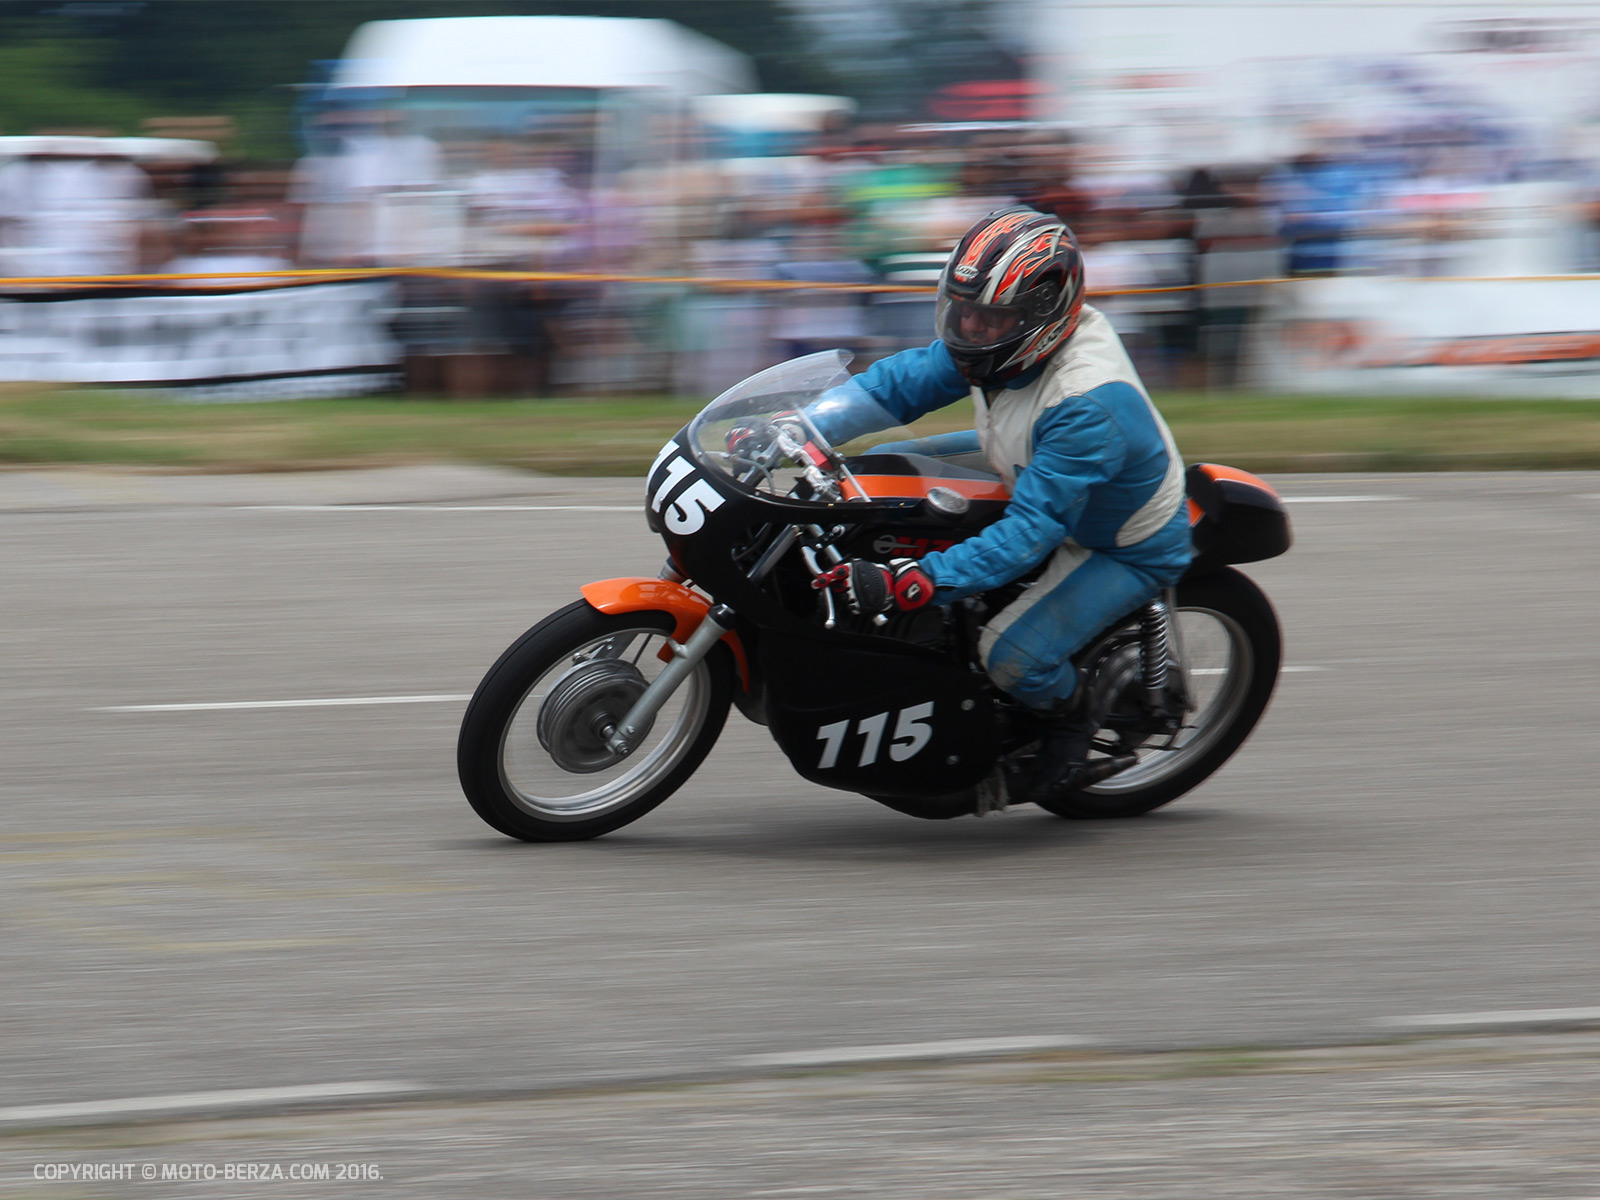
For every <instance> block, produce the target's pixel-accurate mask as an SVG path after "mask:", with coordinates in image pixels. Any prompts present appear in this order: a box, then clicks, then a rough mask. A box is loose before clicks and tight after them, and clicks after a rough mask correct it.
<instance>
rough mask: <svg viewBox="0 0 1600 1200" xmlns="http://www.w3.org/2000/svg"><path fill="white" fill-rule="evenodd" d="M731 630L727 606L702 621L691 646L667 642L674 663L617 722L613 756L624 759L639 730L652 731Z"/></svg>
mask: <svg viewBox="0 0 1600 1200" xmlns="http://www.w3.org/2000/svg"><path fill="white" fill-rule="evenodd" d="M731 628H733V609H731V608H729V607H728V606H727V605H726V604H718V605H716V606H714V607H713V608H712V609H711V611H710V612H708V613H706V615H705V616H704V617H702V618H701V619H700V624H699V625H697V626H696V627H695V631H694V632H693V633H691V634H690V635H689V640H688V641H687V642H677V641H674V640H673V639H672V638H670V637H669V638H668V639H667V649H668V650H670V651H671V652H672V661H671V662H669V663H668V664H667V665H666V666H665V667H663V668H662V670H661V674H659V675H657V676H656V677H655V678H654V679H653V680H651V681H650V685H649V686H648V687H647V688H645V689H644V691H643V692H641V693H639V698H638V699H637V700H635V701H634V702H633V707H631V708H630V709H628V712H627V715H626V716H624V717H623V718H622V720H621V721H619V722H617V725H616V728H614V729H613V730H611V732H610V733H609V734H608V735H607V737H606V746H607V748H608V749H610V750H611V752H612V753H613V754H616V755H618V756H619V757H620V756H622V755H624V754H627V753H628V752H629V751H630V750H631V749H632V748H633V745H632V743H633V739H634V737H635V736H636V735H637V734H638V732H639V730H641V729H648V728H649V727H650V722H652V721H653V720H655V716H656V714H657V713H658V712H660V711H661V709H662V706H663V705H665V704H666V702H667V701H668V699H670V698H671V696H672V693H673V692H675V691H677V690H678V685H679V684H681V683H682V682H683V681H684V680H685V679H687V678H689V676H690V675H691V674H692V673H693V672H694V669H695V668H696V667H698V666H699V665H700V662H701V660H702V659H704V658H705V656H706V655H708V654H710V653H711V648H712V647H713V646H715V645H716V644H717V643H718V642H720V641H721V640H722V638H723V637H724V636H725V635H726V634H727V632H728V630H730V629H731Z"/></svg>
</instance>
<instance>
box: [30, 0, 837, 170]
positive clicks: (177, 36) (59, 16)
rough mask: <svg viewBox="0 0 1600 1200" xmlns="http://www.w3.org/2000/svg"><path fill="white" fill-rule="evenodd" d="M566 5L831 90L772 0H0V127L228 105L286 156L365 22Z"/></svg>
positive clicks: (769, 78) (534, 11) (770, 77)
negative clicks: (665, 29) (716, 47)
mask: <svg viewBox="0 0 1600 1200" xmlns="http://www.w3.org/2000/svg"><path fill="white" fill-rule="evenodd" d="M562 13H565V14H576V15H584V16H615V17H656V18H666V19H670V20H676V21H678V22H679V23H680V24H683V25H685V26H687V27H689V28H691V29H694V30H696V31H698V32H700V33H703V34H706V35H707V36H709V37H713V38H716V39H717V40H719V41H722V42H724V43H726V44H728V45H730V46H732V47H734V48H735V49H737V50H741V51H743V52H745V53H746V54H749V55H751V57H752V58H753V59H754V60H755V63H756V68H757V71H758V74H759V76H760V80H761V85H762V86H763V87H765V88H766V89H768V90H772V91H824V92H830V91H837V90H838V87H839V80H837V79H835V78H833V77H832V76H831V75H830V74H829V73H828V71H827V69H826V67H825V65H824V63H823V60H822V59H821V58H819V56H817V55H815V54H814V53H811V52H810V47H809V41H808V37H807V34H806V31H805V30H804V28H803V27H802V26H801V25H799V24H798V23H796V22H795V21H793V20H792V19H791V17H790V15H789V13H788V11H787V9H786V8H785V7H784V6H783V5H782V4H781V3H779V2H778V0H736V2H735V0H587V2H584V0H566V2H562V0H545V2H542V3H541V2H539V0H531V2H530V0H340V3H336V4H316V3H310V2H308V0H142V2H117V0H106V2H100V3H91V4H72V3H65V4H63V3H59V2H58V0H0V125H3V128H4V130H5V132H8V133H22V132H32V131H33V130H35V129H38V128H40V127H43V126H64V125H72V126H104V127H108V128H114V129H116V130H117V131H119V132H125V133H132V132H137V125H138V122H139V120H140V118H142V117H145V116H148V115H162V116H185V115H189V116H194V115H226V116H230V117H232V118H233V119H234V121H235V123H236V125H237V126H238V128H239V131H240V133H239V140H238V143H237V144H236V145H234V146H231V147H229V148H228V150H229V152H230V153H231V154H233V155H236V156H241V157H253V158H278V159H286V158H290V157H292V156H294V154H295V153H296V147H295V144H294V140H293V129H294V109H295V105H296V102H297V100H298V96H299V93H298V91H297V88H299V87H300V86H302V85H305V84H307V83H310V82H313V81H314V80H315V77H316V73H317V66H316V64H317V63H319V62H325V61H330V60H333V59H336V58H337V57H338V56H339V54H340V53H341V52H342V51H343V49H344V46H345V43H346V42H347V41H348V40H349V38H350V34H351V33H352V32H354V30H355V28H356V27H357V26H358V25H361V24H362V23H364V22H366V21H375V20H395V19H402V18H415V17H442V16H449V17H470V16H505V15H541V14H562Z"/></svg>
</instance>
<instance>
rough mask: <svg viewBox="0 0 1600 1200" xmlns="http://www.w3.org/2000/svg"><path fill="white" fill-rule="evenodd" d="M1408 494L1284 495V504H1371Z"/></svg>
mask: <svg viewBox="0 0 1600 1200" xmlns="http://www.w3.org/2000/svg"><path fill="white" fill-rule="evenodd" d="M1409 499H1411V497H1410V496H1284V497H1283V502H1284V503H1285V504H1372V503H1377V502H1379V501H1383V500H1409Z"/></svg>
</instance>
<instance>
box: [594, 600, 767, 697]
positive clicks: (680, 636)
mask: <svg viewBox="0 0 1600 1200" xmlns="http://www.w3.org/2000/svg"><path fill="white" fill-rule="evenodd" d="M579 590H580V591H581V592H582V593H583V598H584V599H585V600H587V601H588V602H589V605H590V607H591V608H595V609H598V610H599V611H600V612H603V613H606V614H607V615H610V614H613V613H631V612H664V613H670V614H672V617H673V619H674V620H675V621H677V625H676V627H674V629H673V631H672V640H673V641H675V642H683V641H687V640H688V638H689V635H690V634H691V633H693V632H694V631H695V629H696V627H698V626H699V624H700V622H701V620H702V619H703V618H704V617H705V615H706V613H708V612H710V611H711V601H709V600H707V599H706V598H705V597H704V596H702V595H701V594H700V593H699V592H696V591H691V590H690V589H689V588H686V587H684V586H683V584H681V583H674V582H672V581H671V580H670V579H647V578H645V577H644V576H642V575H636V576H627V577H624V578H622V579H598V580H596V581H595V582H594V583H586V584H584V585H583V587H582V588H580V589H579ZM722 640H723V641H724V642H726V643H728V649H729V650H732V651H733V661H734V662H735V663H737V664H738V666H739V685H740V687H742V688H743V689H744V690H746V691H749V690H750V663H749V661H748V660H747V659H746V658H745V653H744V644H743V643H742V642H740V641H739V635H738V634H736V633H734V632H732V631H731V630H730V631H729V632H728V633H726V634H724V635H723V637H722ZM660 657H661V660H662V661H663V662H666V661H668V660H670V659H671V658H672V652H671V651H670V650H668V649H667V648H666V647H665V646H663V647H662V648H661V651H660Z"/></svg>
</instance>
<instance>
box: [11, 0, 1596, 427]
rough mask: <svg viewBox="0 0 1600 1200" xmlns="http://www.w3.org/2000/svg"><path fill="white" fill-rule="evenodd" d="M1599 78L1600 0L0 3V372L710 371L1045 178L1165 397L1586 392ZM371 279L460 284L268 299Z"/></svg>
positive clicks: (130, 377)
mask: <svg viewBox="0 0 1600 1200" xmlns="http://www.w3.org/2000/svg"><path fill="white" fill-rule="evenodd" d="M1597 68H1600V17H1597V16H1596V15H1595V12H1594V9H1593V7H1592V6H1591V5H1587V4H1575V3H1574V4H1562V3H1545V4H1523V5H1518V6H1514V7H1513V6H1506V7H1504V8H1503V9H1497V8H1495V7H1494V6H1486V5H1483V4H1480V3H1458V4H1453V3H1447V2H1446V3H1440V2H1435V0H1428V2H1426V3H1424V2H1412V0H1381V2H1375V3H1368V4H1364V5H1359V6H1333V5H1324V4H1305V3H1299V2H1296V0H1281V2H1276V3H1274V2H1270V0H1269V2H1259V0H1258V2H1255V3H1247V4H1228V3H1207V4H1201V3H1160V4H1155V3H1142V2H1138V0H1134V2H1130V3H1119V4H1100V3H1076V2H1073V0H1009V2H1006V3H977V2H972V0H860V2H857V0H852V2H850V3H846V2H845V0H746V2H743V3H739V4H726V3H714V2H707V0H637V2H629V3H621V2H618V3H569V4H527V3H521V4H519V3H494V2H488V0H485V2H473V3H464V2H460V0H453V2H444V0H413V2H407V0H387V2H379V0H347V2H344V3H340V4H337V5H310V4H279V3H270V2H266V0H260V2H258V0H230V2H227V3H222V2H214V3H213V2H205V0H184V2H181V3H180V2H177V0H94V2H65V3H63V2H60V0H8V2H5V3H0V276H5V277H8V282H6V283H3V284H0V288H3V296H0V379H11V380H29V379H32V380H48V379H71V380H79V381H81V380H84V379H98V380H103V381H111V382H115V381H132V382H160V381H163V380H167V381H174V380H175V381H180V382H182V381H188V382H204V383H208V384H212V385H215V384H217V383H218V382H228V381H246V382H251V381H253V383H254V385H255V389H256V390H255V393H254V394H256V395H261V394H264V393H263V391H262V381H263V380H266V381H269V383H270V382H271V381H276V383H277V386H278V387H279V389H280V390H281V391H282V392H283V394H285V395H305V394H314V393H315V392H316V391H317V390H318V388H319V387H320V390H321V391H323V392H325V393H334V394H337V393H339V392H340V391H341V390H342V391H350V390H368V391H376V390H401V389H403V390H405V391H408V392H411V393H413V394H418V395H450V396H457V397H465V396H491V395H540V394H548V393H552V392H559V393H561V394H568V395H571V394H588V393H607V392H611V393H615V392H633V393H640V392H650V393H662V392H667V393H674V394H679V395H704V394H707V393H712V392H715V391H718V390H720V389H721V388H723V387H725V386H727V385H729V384H730V383H732V382H734V381H736V380H737V379H739V378H741V377H743V376H744V375H747V374H749V373H750V372H752V371H754V370H756V369H758V368H760V367H763V366H766V365H769V364H770V363H773V362H776V361H780V360H782V359H783V358H786V357H789V356H792V355H795V354H798V353H804V352H807V351H810V350H813V349H818V348H824V347H833V346H844V347H847V348H849V349H851V350H853V351H855V352H856V354H857V358H858V362H857V365H858V366H860V365H862V363H864V362H867V361H871V360H872V359H873V358H875V357H878V356H881V355H883V354H886V353H890V352H892V351H894V350H898V349H900V348H903V347H905V346H907V345H913V344H921V343H925V342H926V341H927V340H928V339H929V338H930V337H931V325H932V320H931V312H932V296H931V294H929V293H928V292H926V291H884V290H874V289H875V288H879V289H881V288H884V287H899V288H906V287H917V286H919V285H920V286H927V285H931V284H932V283H933V282H934V281H935V280H936V278H937V275H938V271H939V269H940V267H941V265H942V263H943V260H944V257H945V256H946V254H947V253H948V251H949V250H950V248H951V246H952V245H953V244H954V241H955V240H956V238H957V237H958V236H959V235H960V233H961V232H962V231H963V230H964V229H965V228H966V227H967V226H968V225H969V224H970V223H971V222H972V221H973V220H974V219H975V218H976V217H977V216H980V215H981V214H983V213H984V212H986V211H988V210H990V209H993V208H995V207H998V206H1000V205H1003V204H1008V203H1013V202H1017V201H1021V202H1023V203H1027V204H1030V205H1033V206H1035V207H1037V208H1040V209H1044V210H1048V211H1052V212H1055V213H1058V214H1060V215H1061V216H1062V217H1064V218H1065V219H1066V220H1067V221H1068V223H1069V224H1070V225H1071V226H1072V227H1073V229H1074V230H1075V231H1076V232H1077V234H1078V237H1079V240H1080V242H1081V244H1082V246H1083V249H1084V253H1085V256H1086V260H1087V265H1088V278H1089V283H1090V286H1091V288H1092V289H1094V290H1095V291H1096V292H1097V293H1100V295H1099V297H1098V299H1097V303H1099V304H1100V305H1101V306H1102V307H1103V308H1104V309H1105V311H1107V312H1108V313H1109V314H1110V315H1111V317H1112V319H1113V321H1114V322H1115V324H1116V325H1117V327H1118V329H1119V331H1120V332H1121V334H1122V336H1123V338H1124V340H1125V341H1126V342H1127V344H1128V345H1129V347H1130V350H1131V351H1132V353H1133V356H1134V358H1135V360H1136V362H1137V363H1138V365H1139V366H1140V368H1141V370H1142V371H1143V372H1144V373H1145V375H1146V378H1147V380H1148V381H1149V382H1150V383H1151V384H1152V386H1154V387H1156V388H1157V389H1174V388H1179V389H1183V388H1227V389H1235V388H1239V387H1252V386H1254V387H1268V388H1276V389H1279V390H1323V391H1330V390H1331V391H1339V392H1345V393H1348V392H1351V391H1363V390H1365V391H1387V392H1394V391H1430V390H1433V391H1437V390H1445V391H1451V392H1459V391H1462V390H1466V391H1487V392H1501V393H1513V394H1520V395H1527V394H1538V393H1552V394H1579V395H1589V394H1592V373H1591V366H1592V364H1593V363H1594V362H1596V361H1597V358H1596V356H1597V355H1600V335H1593V334H1590V333H1589V332H1588V331H1592V330H1600V291H1597V290H1596V289H1597V288H1600V284H1595V283H1594V282H1593V281H1592V280H1574V279H1570V278H1554V277H1568V276H1572V275H1577V274H1583V273H1588V272H1593V271H1595V270H1596V269H1597V268H1600V69H1597ZM356 267H359V268H406V269H409V270H412V271H415V270H417V269H419V268H437V269H439V270H440V272H441V273H440V274H432V275H429V274H422V275H418V274H411V275H406V276H403V277H399V278H396V279H395V280H394V281H393V282H392V283H390V284H388V285H386V286H383V287H369V288H367V289H366V290H349V289H347V290H346V292H344V293H330V294H329V295H328V297H327V298H326V304H325V306H324V308H323V309H319V311H321V312H322V313H323V318H322V320H321V322H320V324H321V328H319V329H315V330H313V329H308V328H303V327H302V328H298V329H297V328H296V327H295V322H296V319H297V318H296V316H295V314H294V312H293V311H292V310H293V309H294V308H295V307H296V306H297V302H296V303H289V302H286V301H284V300H283V299H282V298H280V299H279V300H278V301H277V302H275V303H274V302H271V301H268V300H265V299H262V300H260V302H259V303H257V304H251V303H249V302H247V300H245V299H241V296H242V295H243V294H244V293H245V292H247V291H248V289H249V287H250V286H251V284H252V273H254V272H261V271H274V270H290V269H297V268H319V269H330V268H356ZM463 269H489V270H494V271H515V272H525V273H534V274H539V275H550V274H559V275H570V276H578V278H570V279H550V278H533V279H520V280H511V279H496V278H462V277H459V276H460V274H461V272H462V270H463ZM450 271H454V272H455V273H456V274H455V276H451V275H449V274H447V273H445V272H450ZM233 272H237V273H239V275H238V277H234V278H225V279H224V280H223V281H221V282H219V281H216V280H213V281H210V282H208V283H207V284H206V285H205V286H204V287H199V288H197V287H196V285H195V282H194V281H165V282H160V283H157V282H154V281H152V282H151V284H150V285H149V286H148V287H147V288H146V292H147V293H153V294H146V295H141V296H135V294H134V292H133V291H131V290H130V287H129V285H128V284H126V283H125V284H124V285H123V286H122V287H121V288H120V289H119V290H118V291H117V292H116V293H115V295H116V296H117V297H118V305H119V306H118V307H114V308H107V307H105V306H104V305H101V306H100V307H99V308H96V309H94V310H92V312H91V313H90V315H89V316H87V317H85V316H83V315H81V312H80V313H79V314H77V315H74V313H73V309H72V307H71V306H70V305H66V304H62V303H60V302H61V301H63V300H67V299H70V298H71V293H70V291H69V290H68V288H69V285H67V284H66V283H65V282H63V281H64V280H65V279H67V278H69V277H70V278H74V279H79V280H82V279H83V277H88V279H87V280H86V281H82V282H75V283H73V284H71V285H70V286H71V287H79V288H87V289H90V291H88V292H86V293H85V295H84V298H85V299H93V298H95V297H100V298H104V296H105V295H106V293H104V292H93V291H92V289H93V287H94V286H95V285H94V283H93V279H94V277H99V276H105V275H126V274H135V275H137V274H141V273H162V274H171V273H180V274H181V273H207V274H212V275H223V276H225V277H226V276H227V275H228V273H233ZM616 276H628V277H640V276H643V277H647V279H648V280H650V281H648V282H640V281H638V280H637V279H617V278H615V277H616ZM1281 279H1294V280H1297V281H1299V283H1298V285H1297V286H1283V285H1279V284H1270V283H1268V284H1260V285H1255V286H1238V285H1240V284H1242V283H1245V282H1247V281H1254V280H1281ZM1485 279H1487V280H1491V281H1492V282H1489V283H1487V284H1485V283H1483V282H1482V281H1483V280H1485ZM21 281H28V282H21ZM1512 281H1515V282H1514V283H1513V282H1512ZM274 282H275V283H276V284H278V285H281V284H282V282H283V281H282V279H278V280H276V281H274ZM741 284H745V285H747V286H741ZM784 284H788V285H791V286H788V287H785V286H782V285H784ZM807 284H831V285H835V286H833V287H830V288H826V289H823V288H815V287H805V286H800V285H807ZM775 285H776V286H775ZM1193 285H1201V286H1199V287H1194V286H1193ZM1223 285H1233V286H1223ZM46 286H48V287H49V291H50V294H51V295H52V296H53V297H54V298H55V300H56V301H57V303H55V304H53V305H50V306H44V305H41V304H37V303H34V304H30V303H28V301H29V300H30V299H37V298H38V296H39V294H40V292H41V289H42V288H44V287H46ZM1508 288H1509V289H1511V290H1509V291H1508ZM1152 289H1178V290H1152ZM177 292H183V293H184V297H183V303H181V304H180V303H177V300H176V293H177ZM196 292H198V293H200V294H201V296H202V298H203V300H209V301H211V303H205V302H202V301H197V300H196V299H195V296H194V293H196ZM224 293H225V294H226V296H227V298H228V303H221V301H222V300H223V298H224V296H223V294H224ZM341 296H342V297H343V299H341ZM163 297H166V299H163ZM135 300H138V301H139V303H137V304H135V303H134V301H135ZM1590 310H1593V311H1592V312H1591V311H1590ZM330 314H331V315H330ZM90 327H96V328H98V330H99V332H94V331H92V330H91V328H90ZM130 330H131V332H130ZM153 331H154V332H153ZM274 339H275V340H274ZM311 343H314V344H311ZM107 346H111V347H113V348H115V349H114V350H111V351H108V350H107V349H106V347H107ZM141 347H143V348H144V350H143V352H141V350H140V348H141ZM289 359H294V360H295V362H290V361H288V360H289ZM308 359H314V360H316V362H318V363H319V364H320V366H318V367H317V368H316V370H315V371H311V370H307V369H303V367H302V366H297V365H296V364H297V363H300V364H303V362H304V361H307V360H308ZM318 378H320V380H321V383H320V384H317V383H316V380H317V379H318ZM308 380H310V381H311V382H309V383H308ZM266 390H267V391H268V392H270V391H271V390H272V389H271V387H268V388H267V389H266Z"/></svg>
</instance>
